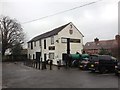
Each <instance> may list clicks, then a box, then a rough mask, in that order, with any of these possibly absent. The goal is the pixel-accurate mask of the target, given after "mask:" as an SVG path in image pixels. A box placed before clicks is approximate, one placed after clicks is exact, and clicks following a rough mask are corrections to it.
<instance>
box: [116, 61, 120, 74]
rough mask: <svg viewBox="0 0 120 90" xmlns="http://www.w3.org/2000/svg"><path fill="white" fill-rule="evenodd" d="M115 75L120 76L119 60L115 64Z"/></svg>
mask: <svg viewBox="0 0 120 90" xmlns="http://www.w3.org/2000/svg"><path fill="white" fill-rule="evenodd" d="M115 75H117V76H120V61H118V62H117V65H116V66H115Z"/></svg>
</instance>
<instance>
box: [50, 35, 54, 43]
mask: <svg viewBox="0 0 120 90" xmlns="http://www.w3.org/2000/svg"><path fill="white" fill-rule="evenodd" d="M51 44H54V36H52V37H51Z"/></svg>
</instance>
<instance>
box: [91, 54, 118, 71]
mask: <svg viewBox="0 0 120 90" xmlns="http://www.w3.org/2000/svg"><path fill="white" fill-rule="evenodd" d="M89 60H90V66H89V69H90V70H91V71H92V72H95V71H99V72H100V73H105V72H114V71H115V66H116V64H117V60H116V58H114V57H112V56H110V55H91V56H90V58H89Z"/></svg>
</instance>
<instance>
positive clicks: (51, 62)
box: [50, 60, 53, 70]
mask: <svg viewBox="0 0 120 90" xmlns="http://www.w3.org/2000/svg"><path fill="white" fill-rule="evenodd" d="M52 64H53V61H52V60H50V70H52Z"/></svg>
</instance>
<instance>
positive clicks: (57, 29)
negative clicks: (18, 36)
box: [29, 22, 71, 42]
mask: <svg viewBox="0 0 120 90" xmlns="http://www.w3.org/2000/svg"><path fill="white" fill-rule="evenodd" d="M70 23H71V22H70ZM70 23H68V24H65V25H63V26H60V27H58V28H55V29H53V30H51V31H48V32H46V33H43V34H41V35H38V36H36V37H34V38H33V39H31V40H30V41H29V42H31V41H37V40H39V39H43V38H47V37H50V36H53V35H57V34H58V32H60V31H61V30H62V29H64V28H65V27H66V26H67V25H69V24H70Z"/></svg>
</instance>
